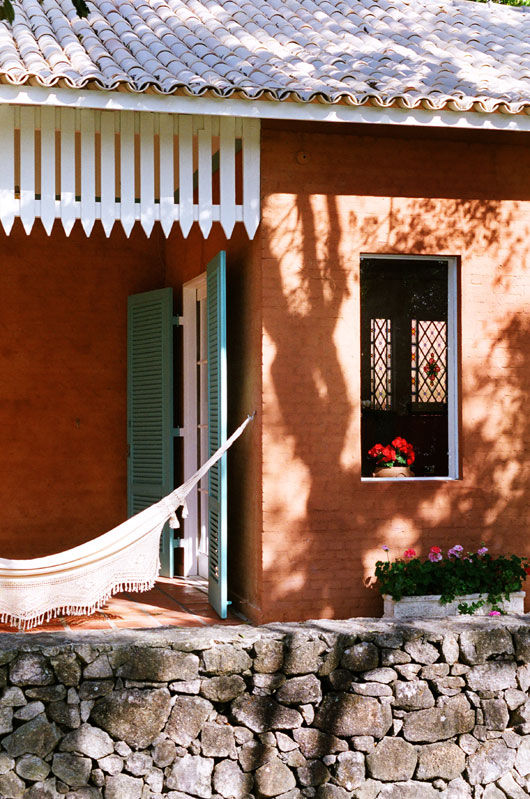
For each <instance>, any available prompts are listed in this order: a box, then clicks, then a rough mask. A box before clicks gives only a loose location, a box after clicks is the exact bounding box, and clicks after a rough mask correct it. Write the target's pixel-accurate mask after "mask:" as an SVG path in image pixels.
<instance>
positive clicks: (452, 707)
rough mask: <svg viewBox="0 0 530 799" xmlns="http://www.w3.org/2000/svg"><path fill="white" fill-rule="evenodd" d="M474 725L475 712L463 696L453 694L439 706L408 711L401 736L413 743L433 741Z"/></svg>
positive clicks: (443, 738)
mask: <svg viewBox="0 0 530 799" xmlns="http://www.w3.org/2000/svg"><path fill="white" fill-rule="evenodd" d="M444 699H445V697H444ZM474 726H475V712H474V710H472V709H471V707H470V705H469V702H468V701H467V699H466V698H465V697H464V696H454V697H448V698H447V699H445V702H444V703H443V705H441V706H440V707H433V708H430V709H429V710H417V711H415V712H412V713H408V714H407V716H406V717H405V721H404V724H403V736H404V738H405V739H406V740H407V741H411V742H413V743H420V742H422V743H435V742H436V741H443V740H446V739H448V738H453V737H454V736H455V735H461V734H462V733H466V732H470V731H471V730H472V729H473V727H474Z"/></svg>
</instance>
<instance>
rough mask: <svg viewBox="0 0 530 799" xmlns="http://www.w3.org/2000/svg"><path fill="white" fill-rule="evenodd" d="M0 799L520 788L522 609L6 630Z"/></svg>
mask: <svg viewBox="0 0 530 799" xmlns="http://www.w3.org/2000/svg"><path fill="white" fill-rule="evenodd" d="M0 685H1V686H2V688H1V691H0V738H1V748H0V797H2V799H18V797H26V798H27V799H58V797H65V796H66V797H67V799H162V797H165V798H166V799H188V797H195V798H196V799H212V798H213V797H216V799H219V798H221V797H222V799H249V797H256V798H257V799H266V798H268V797H279V798H280V799H303V797H308V799H312V798H313V797H316V799H348V797H351V798H352V799H506V797H508V799H524V797H528V796H529V795H530V698H529V688H530V627H529V626H528V624H527V623H526V621H525V620H524V619H523V618H521V619H519V620H514V619H511V620H507V619H501V620H491V621H488V620H479V621H473V620H469V621H468V620H454V621H447V620H446V621H443V622H442V621H440V622H434V621H430V622H428V623H408V624H400V623H398V622H383V621H381V620H366V619H365V620H356V621H350V622H324V621H320V622H312V623H311V622H309V623H305V624H302V625H269V626H267V627H261V628H253V627H239V628H226V627H225V628H210V629H208V630H201V631H198V632H197V631H194V630H174V631H164V632H162V633H159V632H156V631H136V632H131V631H129V632H123V633H116V634H113V635H109V634H108V633H107V634H105V635H104V636H101V635H99V634H97V633H84V634H77V635H73V634H72V635H71V636H70V637H69V638H68V637H63V636H55V635H47V636H44V635H12V636H7V635H3V636H0Z"/></svg>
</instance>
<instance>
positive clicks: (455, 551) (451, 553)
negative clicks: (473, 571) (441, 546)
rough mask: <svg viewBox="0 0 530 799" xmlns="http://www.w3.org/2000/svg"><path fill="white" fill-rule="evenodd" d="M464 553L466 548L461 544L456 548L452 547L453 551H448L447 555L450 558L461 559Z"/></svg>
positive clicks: (456, 545)
mask: <svg viewBox="0 0 530 799" xmlns="http://www.w3.org/2000/svg"><path fill="white" fill-rule="evenodd" d="M463 551H464V547H462V546H460V544H455V545H454V547H451V549H449V550H448V551H447V554H448V555H449V557H450V558H459V557H461V555H462V552H463Z"/></svg>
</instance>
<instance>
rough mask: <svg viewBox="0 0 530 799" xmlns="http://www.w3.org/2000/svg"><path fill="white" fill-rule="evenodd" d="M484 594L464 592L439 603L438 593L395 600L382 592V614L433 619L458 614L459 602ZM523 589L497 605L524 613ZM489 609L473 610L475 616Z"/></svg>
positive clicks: (485, 607) (474, 600) (506, 611)
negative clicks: (449, 600)
mask: <svg viewBox="0 0 530 799" xmlns="http://www.w3.org/2000/svg"><path fill="white" fill-rule="evenodd" d="M484 598H485V595H484V594H466V595H465V596H459V597H456V598H455V599H453V601H452V602H449V603H448V604H447V605H441V604H440V595H438V596H436V595H434V594H433V595H431V596H404V597H402V598H401V599H399V600H398V601H397V602H396V601H394V600H393V599H392V597H391V596H387V595H386V594H383V602H384V609H383V616H385V617H387V618H388V617H389V618H394V619H435V618H444V617H446V616H459V615H460V614H459V612H458V605H459V604H460V603H461V602H467V603H468V604H471V603H472V602H477V601H478V600H479V599H484ZM524 598H525V592H524V591H517V592H514V593H513V594H510V599H503V600H502V602H499V607H500V608H502V610H504V612H505V613H524ZM490 610H491V605H489V604H486V605H482V607H480V608H479V609H478V610H476V611H475V615H477V616H487V615H488V613H489V612H490Z"/></svg>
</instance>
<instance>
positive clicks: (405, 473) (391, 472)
mask: <svg viewBox="0 0 530 799" xmlns="http://www.w3.org/2000/svg"><path fill="white" fill-rule="evenodd" d="M372 477H414V472H413V471H412V469H411V468H410V466H378V467H377V468H376V469H375V471H374V472H373V474H372Z"/></svg>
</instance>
